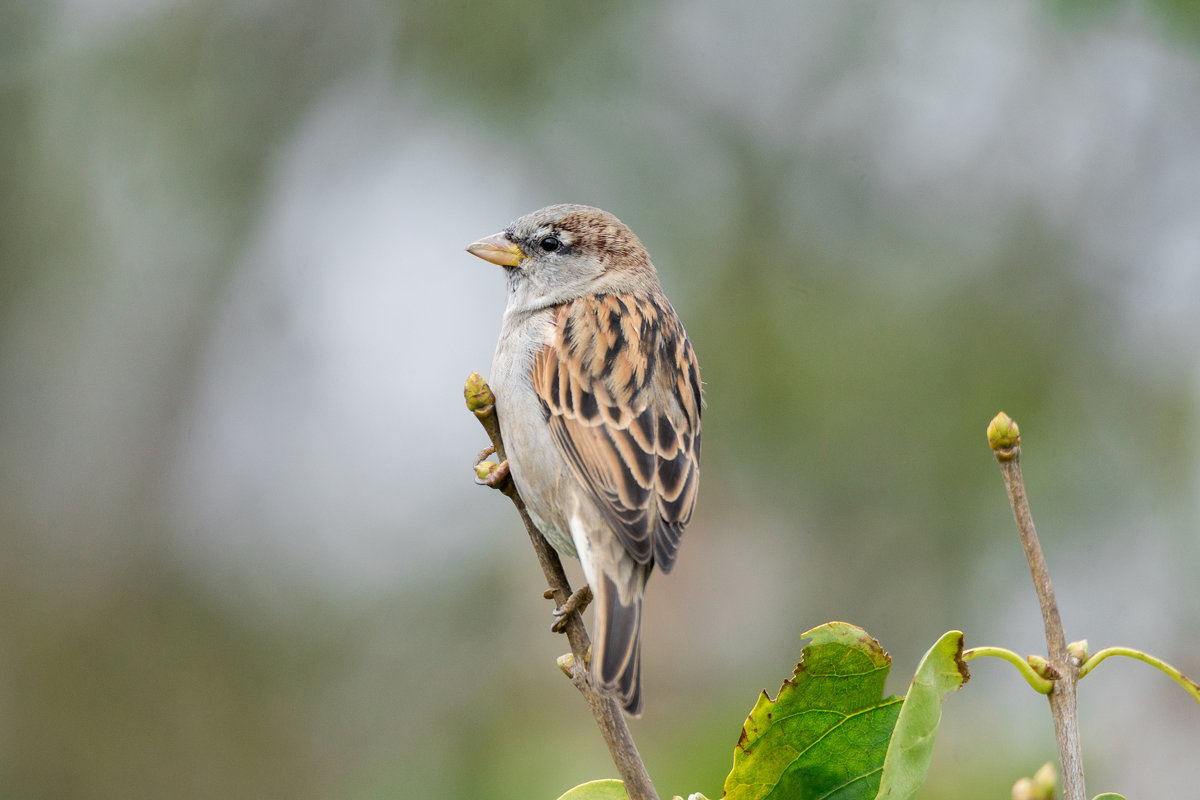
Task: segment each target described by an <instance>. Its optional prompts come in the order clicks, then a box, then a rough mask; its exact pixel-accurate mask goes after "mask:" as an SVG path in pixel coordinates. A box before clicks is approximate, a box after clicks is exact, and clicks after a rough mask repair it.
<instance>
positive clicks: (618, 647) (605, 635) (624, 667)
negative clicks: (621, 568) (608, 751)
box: [592, 575, 642, 716]
mask: <svg viewBox="0 0 1200 800" xmlns="http://www.w3.org/2000/svg"><path fill="white" fill-rule="evenodd" d="M597 583H598V584H599V585H598V586H594V587H593V588H592V593H593V594H595V595H596V600H597V603H596V639H595V642H594V643H593V645H592V674H593V676H594V677H595V679H596V682H597V683H598V685H599V686H600V690H601V691H603V692H606V693H610V694H614V695H616V696H617V697H618V698H620V700H621V707H622V708H624V709H625V711H627V712H628V713H629V714H630V715H631V716H637V715H638V714H640V713H642V643H641V629H642V592H641V591H635V592H633V593H632V597H630V598H629V599H630V600H631V602H630V603H628V604H626V603H622V602H621V593H620V592H619V591H618V590H617V586H616V584H615V583H614V582H613V581H612V579H611V578H609V577H608V576H607V575H602V576H601V577H600V580H599V581H598V582H597ZM639 589H640V587H639Z"/></svg>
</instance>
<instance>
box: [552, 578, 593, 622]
mask: <svg viewBox="0 0 1200 800" xmlns="http://www.w3.org/2000/svg"><path fill="white" fill-rule="evenodd" d="M545 597H546V599H547V600H553V599H554V592H553V591H551V590H550V589H547V590H546V594H545ZM591 602H592V587H590V586H588V585H587V584H586V583H585V584H584V585H583V586H580V587H579V588H578V589H576V590H575V591H573V592H571V596H570V597H568V598H567V602H565V603H563V604H562V605H561V606H559V607H558V608H556V609H554V611H553V612H551V613H553V614H554V616H555V617H556V619H555V620H554V624H553V625H551V626H550V630H552V631H554V632H555V633H562V632H564V631H565V630H566V628H567V620H568V619H570V618H571V615H572V614H573V613H575V612H576V611H578V612H579V613H580V614H582V613H583V611H584V609H586V608H587V607H588V604H589V603H591Z"/></svg>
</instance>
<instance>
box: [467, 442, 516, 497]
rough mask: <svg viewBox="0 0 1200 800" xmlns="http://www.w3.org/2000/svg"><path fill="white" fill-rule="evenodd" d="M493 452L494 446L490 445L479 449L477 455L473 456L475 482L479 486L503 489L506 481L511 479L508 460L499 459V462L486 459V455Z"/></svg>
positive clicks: (494, 450)
mask: <svg viewBox="0 0 1200 800" xmlns="http://www.w3.org/2000/svg"><path fill="white" fill-rule="evenodd" d="M495 452H496V448H495V447H491V446H488V447H485V448H483V449H482V450H480V451H479V455H478V456H477V457H476V458H475V482H476V483H478V484H479V485H480V486H490V487H492V488H493V489H500V490H502V491H503V490H504V488H505V486H506V484H507V483H508V481H509V480H511V476H510V474H509V471H508V461H507V460H505V461H501V462H500V463H499V464H497V463H496V462H495V461H488V460H487V457H488V456H490V455H491V454H492V453H495Z"/></svg>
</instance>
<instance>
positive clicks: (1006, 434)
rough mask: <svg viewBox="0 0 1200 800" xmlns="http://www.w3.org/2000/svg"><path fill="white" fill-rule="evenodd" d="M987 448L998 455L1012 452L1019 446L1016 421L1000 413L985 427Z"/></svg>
mask: <svg viewBox="0 0 1200 800" xmlns="http://www.w3.org/2000/svg"><path fill="white" fill-rule="evenodd" d="M987 437H988V446H989V447H991V448H992V449H993V450H995V451H996V452H997V453H999V452H1000V451H1002V450H1005V451H1007V450H1012V449H1013V448H1014V447H1017V446H1018V445H1020V444H1021V430H1020V428H1018V427H1017V423H1016V421H1015V420H1014V419H1013V418H1012V417H1010V416H1009V415H1008V414H1005V413H1004V412H1003V411H1001V412H1000V413H999V414H997V415H996V416H995V417H993V418H992V421H991V422H990V423H988V427H987Z"/></svg>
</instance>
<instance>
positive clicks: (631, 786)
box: [466, 373, 658, 800]
mask: <svg viewBox="0 0 1200 800" xmlns="http://www.w3.org/2000/svg"><path fill="white" fill-rule="evenodd" d="M466 397H467V408H468V409H470V410H471V412H472V413H474V414H475V416H476V418H477V419H478V420H479V422H480V424H482V425H483V429H484V430H485V431H487V434H488V438H490V439H491V440H492V446H493V447H494V448H495V452H496V456H497V457H498V458H499V459H500V463H504V461H505V458H506V457H505V452H504V442H503V440H502V439H501V437H500V422H499V420H498V419H497V418H496V413H495V406H494V405H493V403H494V400H495V398H494V397H493V395H492V392H491V389H489V388H488V386H487V384H486V383H484V381H483V378H481V377H480V376H479V375H478V374H477V373H472V374H471V376H470V377H469V378H467V386H466ZM498 477H499V480H495V481H493V480H490V479H483V481H482V482H484V483H487V484H489V485H492V486H494V487H495V488H497V489H500V491H502V492H503V493H504V494H505V495H507V496H508V497H509V499H511V500H512V501H513V505H515V506H516V507H517V513H518V514H520V515H521V521H522V522H524V523H525V530H526V532H527V533H528V534H529V541H530V543H532V544H533V549H534V552H535V553H536V554H537V559H538V563H539V564H541V565H542V572H544V573H545V575H546V582H547V583H548V584H549V586H550V591H551V593H552V595H553V597H554V602H555V603H556V604H557V605H558V606H559V607H560V608H561V607H562V606H563V604H564V603H566V602H567V598H569V597H570V596H571V584H570V582H569V581H568V580H567V574H566V572H564V571H563V566H562V561H560V560H559V558H558V553H557V552H556V551H555V550H554V548H553V547H551V546H550V544H549V542H547V541H546V539H545V537H543V536H542V534H541V531H539V530H538V529H537V526H536V525H534V524H533V520H532V519H530V517H529V512H528V511H527V510H526V508H525V501H524V500H522V499H521V495H520V494H518V493H517V487H516V485H515V484H514V483H513V481H512V480H511V478H507V477H506V476H503V475H501V476H498ZM563 629H564V632H565V633H566V635H567V641H569V642H570V643H571V653H572V655H573V656H574V658H573V659H572V660H571V664H570V669H571V682H572V683H574V684H575V688H577V689H579V691H580V692H581V693H582V694H583V696H584V698H585V699H586V700H587V704H588V708H590V709H591V711H592V716H593V717H595V719H596V724H597V725H598V726H599V728H600V735H601V736H603V737H604V743H605V744H607V745H608V751H609V753H610V754H611V755H612V760H613V763H614V764H615V765H616V767H617V772H618V773H620V775H621V780H622V781H623V782H624V783H625V792H626V793H627V794H628V795H629V798H630V800H658V793H657V792H656V791H655V790H654V784H653V783H651V782H650V775H649V774H648V773H647V772H646V765H645V764H644V763H643V762H642V757H641V755H640V754H639V753H638V749H637V745H635V744H634V743H633V737H632V736H631V735H630V733H629V726H628V725H627V724H626V723H625V715H624V714H623V713H622V711H621V706H620V705H619V704H618V703H617V701H616V700H615V699H614V698H612V697H610V696H608V695H604V694H601V693H600V691H599V690H597V689H596V687H595V686H593V685H592V682H591V680H590V679H589V677H588V649H589V648H590V647H591V639H590V638H589V637H588V633H587V629H586V628H585V627H584V625H583V617H581V616H580V615H579V612H578V611H572V612H571V613H570V615H569V616H568V617H567V619H566V620H565V623H564V624H563Z"/></svg>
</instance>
